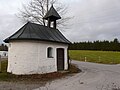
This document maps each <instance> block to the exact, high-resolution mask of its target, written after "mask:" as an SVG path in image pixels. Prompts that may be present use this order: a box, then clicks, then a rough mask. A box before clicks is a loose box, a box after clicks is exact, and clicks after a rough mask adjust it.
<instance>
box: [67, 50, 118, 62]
mask: <svg viewBox="0 0 120 90" xmlns="http://www.w3.org/2000/svg"><path fill="white" fill-rule="evenodd" d="M69 55H70V59H73V60H78V61H88V62H94V63H102V64H120V52H115V51H87V50H70V51H69Z"/></svg>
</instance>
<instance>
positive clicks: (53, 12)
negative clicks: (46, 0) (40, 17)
mask: <svg viewBox="0 0 120 90" xmlns="http://www.w3.org/2000/svg"><path fill="white" fill-rule="evenodd" d="M48 18H50V19H51V20H57V19H61V17H60V15H59V14H58V13H57V11H56V10H55V8H54V7H53V5H52V6H51V8H50V10H49V11H48V12H47V14H46V15H45V16H44V19H46V20H48Z"/></svg>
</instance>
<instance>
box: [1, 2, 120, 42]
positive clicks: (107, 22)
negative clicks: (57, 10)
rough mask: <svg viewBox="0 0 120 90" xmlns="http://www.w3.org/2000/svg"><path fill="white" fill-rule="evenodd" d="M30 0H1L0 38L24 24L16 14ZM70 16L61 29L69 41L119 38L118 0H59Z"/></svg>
mask: <svg viewBox="0 0 120 90" xmlns="http://www.w3.org/2000/svg"><path fill="white" fill-rule="evenodd" d="M29 1H31V0H0V11H1V13H0V42H2V41H3V40H4V39H5V38H7V37H9V36H10V35H11V34H13V33H14V32H15V31H17V30H18V29H19V28H21V27H22V26H23V25H24V24H23V23H22V22H21V20H20V19H19V18H18V17H17V16H16V14H17V13H18V12H19V9H22V4H26V5H27V3H28V2H29ZM59 1H60V2H61V3H63V4H65V5H67V6H68V8H67V10H68V12H67V15H68V16H71V17H73V18H72V19H71V20H70V22H69V24H68V27H69V28H68V29H65V30H62V31H61V32H62V33H63V34H64V35H65V36H66V37H67V38H68V39H69V40H70V41H71V42H80V41H94V40H113V39H114V38H118V39H119V40H120V0H59Z"/></svg>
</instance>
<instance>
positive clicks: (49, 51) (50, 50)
mask: <svg viewBox="0 0 120 90" xmlns="http://www.w3.org/2000/svg"><path fill="white" fill-rule="evenodd" d="M47 57H48V58H53V48H52V47H48V48H47Z"/></svg>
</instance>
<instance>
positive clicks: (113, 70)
mask: <svg viewBox="0 0 120 90" xmlns="http://www.w3.org/2000/svg"><path fill="white" fill-rule="evenodd" d="M72 63H74V64H76V65H77V66H78V67H79V68H80V69H81V70H82V72H81V73H78V74H76V75H74V76H72V77H70V76H69V77H66V78H63V79H60V80H55V81H53V82H51V83H47V84H46V86H45V87H40V88H38V89H34V90H112V88H118V87H120V65H104V64H96V63H89V62H79V61H72ZM114 90H120V89H114Z"/></svg>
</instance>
